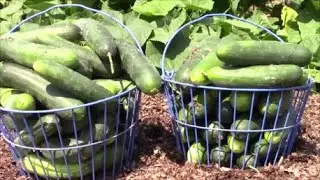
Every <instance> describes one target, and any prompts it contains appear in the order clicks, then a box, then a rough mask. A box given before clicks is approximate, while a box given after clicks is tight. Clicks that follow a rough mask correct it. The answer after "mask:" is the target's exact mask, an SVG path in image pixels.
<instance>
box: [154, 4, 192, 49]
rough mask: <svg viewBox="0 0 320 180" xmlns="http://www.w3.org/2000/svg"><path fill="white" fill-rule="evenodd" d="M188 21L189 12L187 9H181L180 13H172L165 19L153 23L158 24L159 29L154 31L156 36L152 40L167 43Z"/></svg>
mask: <svg viewBox="0 0 320 180" xmlns="http://www.w3.org/2000/svg"><path fill="white" fill-rule="evenodd" d="M186 19H187V12H186V10H185V9H181V11H180V12H176V11H172V12H170V14H169V15H168V16H166V17H165V18H163V19H160V20H157V21H155V22H153V24H157V28H156V29H154V30H153V33H154V36H153V37H152V38H151V40H153V41H159V42H162V43H164V44H165V43H167V41H168V40H169V39H170V37H171V36H172V34H173V33H174V32H175V31H176V30H177V29H179V27H180V26H182V25H183V24H184V22H185V21H186Z"/></svg>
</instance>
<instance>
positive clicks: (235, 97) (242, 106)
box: [230, 91, 253, 112]
mask: <svg viewBox="0 0 320 180" xmlns="http://www.w3.org/2000/svg"><path fill="white" fill-rule="evenodd" d="M252 95H253V93H251V92H245V91H238V92H236V91H232V93H230V103H231V106H232V107H233V108H234V109H236V111H238V112H247V111H250V109H251V101H252ZM235 103H236V104H235Z"/></svg>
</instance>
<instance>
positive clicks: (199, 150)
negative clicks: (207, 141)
mask: <svg viewBox="0 0 320 180" xmlns="http://www.w3.org/2000/svg"><path fill="white" fill-rule="evenodd" d="M205 150H206V149H205V148H204V147H203V146H202V145H201V143H194V144H192V145H191V146H190V148H189V150H188V152H187V162H191V163H203V162H204V160H205Z"/></svg>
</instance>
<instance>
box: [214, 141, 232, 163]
mask: <svg viewBox="0 0 320 180" xmlns="http://www.w3.org/2000/svg"><path fill="white" fill-rule="evenodd" d="M230 151H231V150H230V148H229V147H228V145H223V146H221V147H220V148H219V146H218V147H215V148H212V150H211V152H210V161H211V162H214V163H217V164H219V159H220V164H221V165H228V164H229V159H230Z"/></svg>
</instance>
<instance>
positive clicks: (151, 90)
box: [116, 40, 161, 95]
mask: <svg viewBox="0 0 320 180" xmlns="http://www.w3.org/2000/svg"><path fill="white" fill-rule="evenodd" d="M116 42H117V47H118V50H119V53H120V56H121V63H122V66H123V68H124V70H125V71H126V72H127V73H128V74H129V76H130V78H131V79H132V80H133V82H134V83H135V84H136V85H137V87H138V88H139V89H140V90H141V91H142V92H143V93H145V94H149V95H153V94H156V93H158V92H159V90H160V88H161V77H160V74H159V72H158V70H157V69H156V67H155V66H154V65H153V64H152V63H151V61H150V60H149V59H148V58H147V57H146V56H145V55H144V54H143V53H142V52H140V51H138V49H137V48H136V47H135V46H134V45H131V44H129V43H128V42H126V41H124V40H118V41H116Z"/></svg>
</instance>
